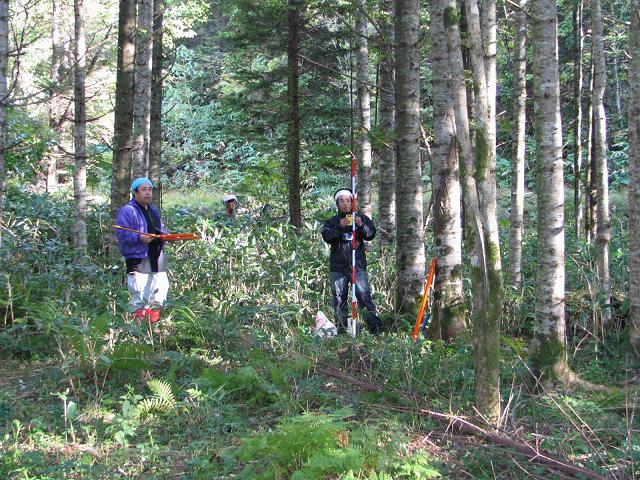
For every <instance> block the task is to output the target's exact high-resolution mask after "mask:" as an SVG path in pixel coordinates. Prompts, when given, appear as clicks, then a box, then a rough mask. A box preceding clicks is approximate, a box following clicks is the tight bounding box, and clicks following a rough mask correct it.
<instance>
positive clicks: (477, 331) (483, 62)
mask: <svg viewBox="0 0 640 480" xmlns="http://www.w3.org/2000/svg"><path fill="white" fill-rule="evenodd" d="M465 7H466V12H467V22H468V27H469V34H470V37H471V38H482V39H483V42H482V44H480V42H470V47H471V48H470V54H471V55H470V57H471V65H472V67H473V68H472V74H473V81H474V90H475V93H476V102H475V105H476V118H475V126H474V131H475V168H474V170H473V174H474V175H475V177H476V181H477V184H476V185H477V189H478V206H479V209H480V210H479V211H480V218H481V221H482V235H483V245H484V254H483V257H484V259H485V265H486V270H485V272H481V271H480V270H476V271H475V272H472V275H475V276H477V277H478V284H479V285H481V284H482V283H483V282H484V284H485V288H484V289H483V291H484V292H485V293H486V295H483V296H482V303H483V305H482V306H481V307H480V308H479V311H482V314H481V315H477V316H475V317H474V324H473V337H474V354H475V355H474V356H475V400H476V408H477V409H478V411H479V412H480V413H481V414H482V415H484V416H485V418H487V419H488V420H489V421H492V422H495V421H497V420H498V418H499V416H500V389H499V386H500V371H499V370H500V369H499V367H500V361H499V359H500V322H501V320H502V288H503V286H502V265H501V260H500V241H499V232H498V219H497V215H496V210H497V205H496V200H497V197H496V136H495V135H496V128H495V114H494V112H495V91H496V90H495V88H496V87H495V31H494V30H495V28H496V23H495V3H493V2H491V1H486V2H484V3H483V18H482V19H481V18H480V11H479V8H478V3H477V1H476V0H466V1H465ZM481 23H482V28H481Z"/></svg>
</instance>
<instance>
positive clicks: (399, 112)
mask: <svg viewBox="0 0 640 480" xmlns="http://www.w3.org/2000/svg"><path fill="white" fill-rule="evenodd" d="M419 14H420V2H419V1H418V0H398V1H397V3H396V17H395V37H396V38H395V51H396V53H397V54H396V59H395V60H396V83H395V86H396V88H395V92H396V102H395V104H396V122H397V123H396V141H397V156H398V157H397V174H396V200H397V205H399V206H400V207H401V208H399V209H398V212H397V248H396V265H397V277H398V282H397V285H396V299H395V300H396V302H395V308H396V311H398V312H404V313H406V312H414V310H415V306H416V304H417V303H418V300H419V298H420V296H421V293H422V292H421V291H422V287H423V283H424V267H425V254H424V231H423V223H422V168H421V164H420V149H419V142H420V85H419V76H420V75H419V74H420V61H419V60H420V59H419V42H420V22H419Z"/></svg>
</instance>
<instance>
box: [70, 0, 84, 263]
mask: <svg viewBox="0 0 640 480" xmlns="http://www.w3.org/2000/svg"><path fill="white" fill-rule="evenodd" d="M83 1H84V0H74V2H73V10H74V20H75V22H74V23H75V28H74V31H75V35H74V42H73V45H74V49H73V53H74V60H75V61H74V82H73V94H74V95H73V101H74V107H75V108H74V117H73V146H74V157H75V170H74V172H73V193H74V198H75V203H74V217H75V223H74V226H73V238H74V242H73V243H74V247H75V250H76V254H77V255H78V257H84V256H86V254H87V221H86V217H87V147H86V136H87V115H86V104H85V64H86V53H87V52H86V50H87V49H86V40H85V26H84V3H83Z"/></svg>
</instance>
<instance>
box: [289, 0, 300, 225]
mask: <svg viewBox="0 0 640 480" xmlns="http://www.w3.org/2000/svg"><path fill="white" fill-rule="evenodd" d="M288 8H289V10H288V14H287V15H288V17H287V25H288V40H287V41H288V43H287V99H288V103H289V121H288V124H287V157H288V161H287V182H288V186H289V223H290V224H291V225H293V226H295V227H296V230H297V231H300V229H301V228H302V208H301V202H300V189H301V186H300V98H299V96H298V87H299V85H298V83H299V77H300V71H299V65H298V46H299V31H298V30H299V22H300V20H299V19H300V8H301V2H300V0H289V7H288Z"/></svg>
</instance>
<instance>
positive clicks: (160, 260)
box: [116, 178, 169, 324]
mask: <svg viewBox="0 0 640 480" xmlns="http://www.w3.org/2000/svg"><path fill="white" fill-rule="evenodd" d="M131 194H132V199H131V201H130V202H129V203H127V204H126V205H124V206H123V207H122V208H121V209H120V210H119V211H118V215H117V217H116V225H119V226H121V227H125V228H127V229H129V230H135V231H136V232H140V233H135V232H132V231H127V230H121V229H118V230H117V232H116V235H117V238H118V245H119V247H120V253H121V254H122V256H123V257H124V259H125V264H126V267H127V286H128V288H129V293H130V294H131V302H130V308H131V313H132V316H133V318H134V319H135V320H136V321H138V322H140V321H144V320H148V321H149V322H150V323H152V324H156V323H157V322H158V321H159V320H160V309H161V308H162V306H163V305H164V302H165V301H166V299H167V294H168V292H169V279H168V277H167V267H166V261H165V256H164V248H163V246H164V245H163V242H162V240H160V239H159V238H157V237H153V236H151V235H147V234H162V233H167V232H166V230H165V229H164V226H163V225H162V218H161V217H160V211H159V210H158V209H157V208H156V207H155V205H152V203H151V201H152V199H153V183H152V182H151V180H149V179H148V178H137V179H136V180H134V181H133V183H132V184H131Z"/></svg>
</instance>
